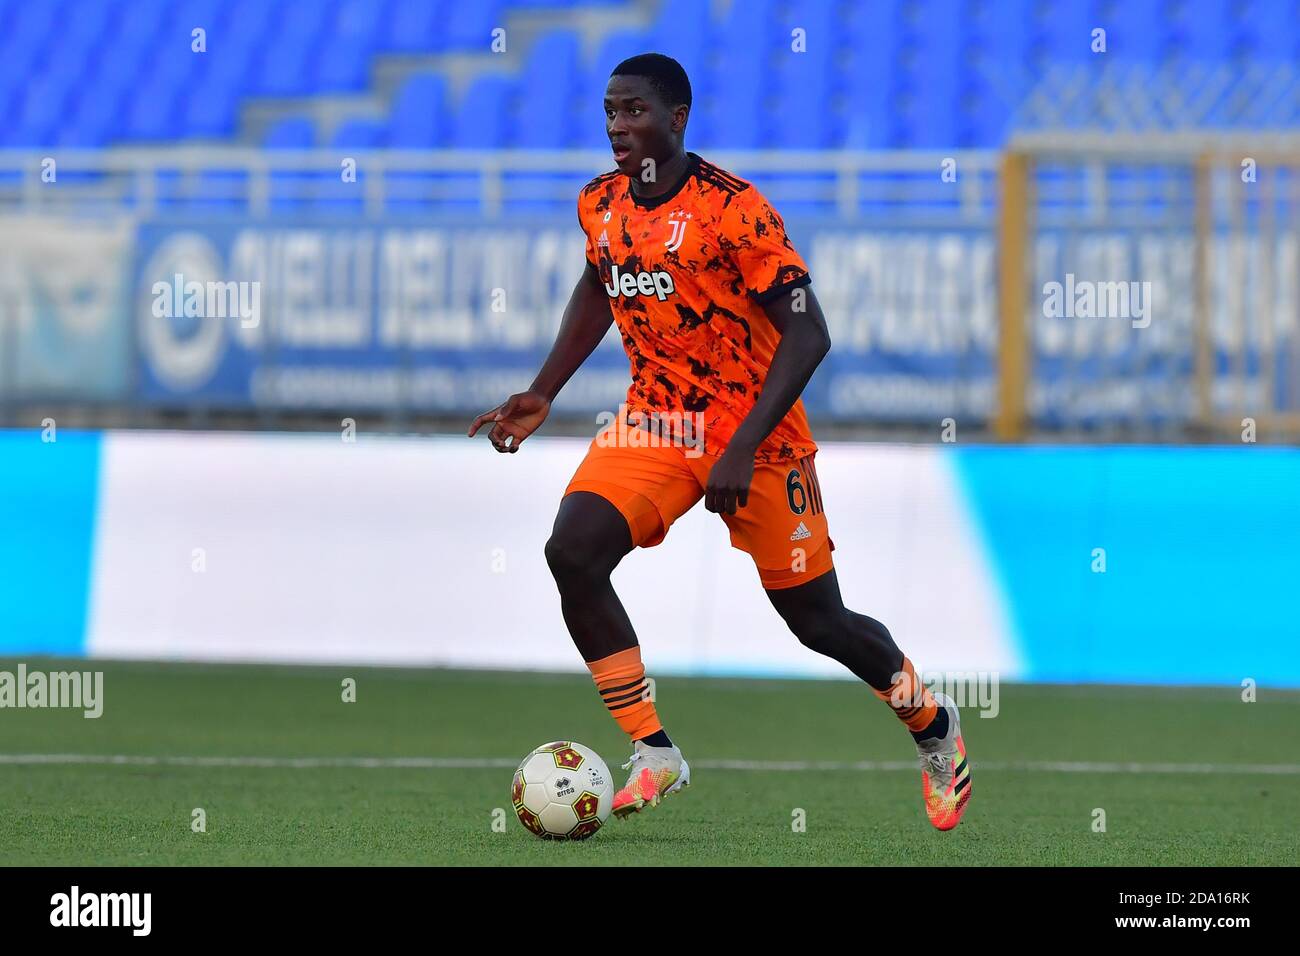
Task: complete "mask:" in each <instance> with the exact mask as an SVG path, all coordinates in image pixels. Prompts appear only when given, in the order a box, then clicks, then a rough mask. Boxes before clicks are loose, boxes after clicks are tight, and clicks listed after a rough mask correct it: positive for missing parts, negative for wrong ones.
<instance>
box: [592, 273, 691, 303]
mask: <svg viewBox="0 0 1300 956" xmlns="http://www.w3.org/2000/svg"><path fill="white" fill-rule="evenodd" d="M605 291H606V292H608V293H609V297H610V298H611V299H617V298H618V297H619V296H620V295H627V296H633V295H653V296H654V297H655V298H657V299H658V300H659V301H660V302H662V301H663V300H664V299H666V298H668V296H669V295H671V294H672V293H673V292H676V291H677V289H676V286H674V285H673V277H672V275H671V274H669V273H667V272H664V271H663V270H660V269H656V270H655V271H653V272H619V271H618V266H614V267H613V268H612V269H611V270H610V273H609V281H608V282H606V283H605Z"/></svg>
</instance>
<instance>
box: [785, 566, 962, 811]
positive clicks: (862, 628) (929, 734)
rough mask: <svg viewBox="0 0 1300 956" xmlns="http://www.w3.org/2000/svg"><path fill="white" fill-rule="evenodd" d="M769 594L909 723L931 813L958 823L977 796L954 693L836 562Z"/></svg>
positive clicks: (807, 641)
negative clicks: (933, 685) (928, 674)
mask: <svg viewBox="0 0 1300 956" xmlns="http://www.w3.org/2000/svg"><path fill="white" fill-rule="evenodd" d="M767 596H768V598H769V599H770V600H771V602H772V606H773V607H775V608H776V610H777V613H778V614H780V615H781V618H782V620H784V621H785V623H786V625H787V626H788V627H789V628H790V630H791V631H792V632H793V633H794V635H795V636H796V637H798V638H799V641H800V643H802V644H803V645H804V646H805V647H808V648H810V649H812V650H814V651H817V652H818V653H819V654H825V655H826V656H827V657H831V658H834V659H835V660H837V661H839V662H840V663H841V664H843V665H844V666H845V667H847V668H848V669H849V670H851V671H852V672H853V673H854V674H856V675H857V676H858V677H859V678H861V679H862V680H863V681H865V682H866V683H867V684H868V685H870V687H871V689H872V691H873V692H874V693H875V694H876V696H877V697H879V698H880V699H881V700H883V701H884V702H885V703H886V704H888V705H889V707H890V708H891V709H892V710H893V711H894V714H895V715H896V716H897V717H898V719H899V720H901V721H902V722H903V723H904V724H905V725H906V726H907V729H908V730H909V731H911V734H912V739H913V740H914V741H915V742H916V751H917V755H918V756H919V757H920V759H921V795H922V799H923V800H924V802H925V810H926V815H927V816H928V817H929V818H930V822H931V823H933V824H934V825H935V826H936V827H938V828H939V829H940V830H951V829H952V828H953V827H955V826H956V825H957V824H958V823H959V822H960V821H961V816H962V813H964V812H965V809H966V804H967V803H968V802H969V801H970V794H971V773H970V763H969V761H968V760H967V759H966V743H965V741H964V740H962V736H961V719H960V716H959V715H958V712H957V707H956V705H955V704H954V703H953V701H952V699H951V698H949V697H948V696H947V695H946V694H932V693H931V692H930V690H929V688H927V687H926V686H925V685H924V684H923V683H921V681H920V680H919V679H918V678H917V675H916V670H915V668H913V666H912V662H911V661H909V660H908V659H907V657H906V655H904V654H903V652H902V651H901V650H899V649H898V645H897V644H895V643H894V639H893V637H891V636H890V634H889V631H888V629H886V627H885V626H884V625H883V624H881V623H880V622H879V621H877V620H875V619H874V618H870V617H867V616H866V615H865V614H858V613H856V612H855V611H850V610H849V609H848V608H846V607H845V606H844V602H843V600H842V598H841V596H840V586H839V581H838V580H837V579H836V576H835V569H834V568H831V569H830V570H829V571H826V572H825V573H823V574H821V575H819V576H818V577H816V578H814V579H813V580H811V581H808V582H806V583H804V584H800V585H797V586H795V587H791V588H780V589H768V590H767Z"/></svg>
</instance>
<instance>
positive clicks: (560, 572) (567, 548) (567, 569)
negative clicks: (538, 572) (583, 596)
mask: <svg viewBox="0 0 1300 956" xmlns="http://www.w3.org/2000/svg"><path fill="white" fill-rule="evenodd" d="M545 553H546V564H547V566H548V567H550V569H551V575H552V576H553V577H554V578H555V580H556V582H557V583H559V584H561V585H563V584H566V583H574V584H579V583H581V582H583V581H586V580H593V579H597V578H601V577H608V576H609V572H610V570H612V569H611V568H608V567H606V566H605V565H606V564H607V563H608V562H607V561H606V559H605V558H604V556H603V554H602V549H601V548H600V547H599V546H598V545H597V543H596V542H593V541H590V540H588V539H585V538H583V537H581V536H579V535H573V534H565V533H564V532H559V531H557V532H555V533H553V534H552V535H551V537H550V538H549V539H548V540H547V542H546V552H545Z"/></svg>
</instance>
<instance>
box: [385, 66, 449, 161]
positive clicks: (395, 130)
mask: <svg viewBox="0 0 1300 956" xmlns="http://www.w3.org/2000/svg"><path fill="white" fill-rule="evenodd" d="M447 126H448V112H447V81H446V80H444V79H443V78H442V77H441V76H439V75H438V74H436V73H417V74H415V75H414V76H412V77H411V78H410V79H408V80H407V81H406V83H405V84H404V85H403V86H402V88H401V89H400V90H399V91H398V93H397V96H396V98H395V99H394V100H393V110H392V125H391V129H390V132H389V145H391V146H394V147H398V148H401V149H428V148H431V147H434V146H442V145H444V144H445V143H446V141H447Z"/></svg>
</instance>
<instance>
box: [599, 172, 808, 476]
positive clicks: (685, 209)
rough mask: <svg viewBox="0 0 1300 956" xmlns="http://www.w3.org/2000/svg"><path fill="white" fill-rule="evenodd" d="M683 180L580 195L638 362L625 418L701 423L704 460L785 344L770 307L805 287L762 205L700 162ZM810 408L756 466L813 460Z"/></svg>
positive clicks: (605, 187) (612, 183) (773, 439)
mask: <svg viewBox="0 0 1300 956" xmlns="http://www.w3.org/2000/svg"><path fill="white" fill-rule="evenodd" d="M688 159H689V161H690V162H689V166H688V167H687V172H686V174H685V175H684V177H683V178H682V180H681V181H680V182H679V183H678V184H677V185H676V186H675V187H674V188H673V189H671V190H669V191H668V192H667V193H665V194H663V195H662V196H655V197H654V198H652V199H638V198H637V197H636V196H634V195H633V194H632V191H631V186H630V181H629V180H628V178H627V177H626V176H624V175H623V174H621V173H618V172H611V173H606V174H604V175H603V176H597V177H596V178H595V179H593V180H592V181H591V182H590V183H588V184H587V185H586V186H585V187H584V188H583V190H582V192H581V194H580V195H579V196H578V222H579V223H580V224H581V225H582V229H583V231H584V232H585V233H586V234H587V260H588V261H589V262H590V263H591V264H592V265H593V266H594V267H595V268H596V269H597V270H598V271H599V273H600V278H601V281H602V282H603V283H604V284H605V291H606V292H607V293H608V294H609V297H610V306H611V309H612V311H613V313H614V320H615V322H616V323H617V324H618V329H619V332H620V333H621V335H622V338H623V346H624V348H626V349H627V354H628V358H629V359H630V360H631V367H632V385H631V387H629V389H628V392H627V407H628V411H629V412H640V413H654V412H657V413H684V414H691V413H699V414H700V415H701V416H702V422H703V426H704V451H705V453H706V454H709V455H719V454H721V453H722V452H723V450H724V449H725V448H726V446H727V443H728V442H729V441H730V440H731V436H732V435H733V434H735V431H736V429H737V428H738V427H739V425H740V423H741V421H742V420H744V418H745V416H746V415H747V414H749V411H750V409H751V408H753V406H754V402H755V401H756V400H757V399H758V394H759V392H760V391H761V390H762V388H763V382H764V380H765V379H766V377H767V371H768V368H769V367H770V366H771V363H772V355H773V354H774V353H775V351H776V347H777V343H778V342H779V341H780V335H779V334H778V333H777V331H776V329H775V328H774V327H773V326H772V323H771V321H770V320H769V319H768V318H767V315H766V314H765V313H764V312H763V304H764V303H765V302H769V301H771V300H773V299H775V298H776V297H778V296H780V295H783V294H786V293H788V292H790V290H792V289H793V288H795V287H796V286H801V285H807V284H808V282H809V281H810V278H809V276H808V269H807V267H806V266H805V265H804V262H803V259H801V258H800V257H799V253H797V252H795V250H794V247H793V246H792V245H791V244H790V240H789V238H787V236H786V234H785V224H784V223H783V222H782V221H781V217H780V216H779V215H777V213H776V211H775V210H774V209H772V207H771V206H770V205H768V202H767V200H766V199H764V198H763V196H762V195H761V194H760V193H759V191H758V190H757V189H755V188H754V187H753V186H752V185H750V184H749V183H747V182H745V181H744V180H743V179H738V178H737V177H735V176H733V175H731V174H730V173H728V172H725V171H724V170H722V169H719V168H718V167H717V166H714V165H713V164H711V163H708V162H706V161H704V160H702V159H700V157H699V156H696V155H695V154H694V153H689V154H688ZM816 448H817V446H816V444H815V443H814V442H813V438H812V433H811V431H810V430H809V428H808V416H807V413H806V412H805V411H804V407H803V401H802V400H800V401H797V402H795V404H794V407H793V408H791V409H790V411H789V413H788V414H787V415H786V416H785V418H784V419H783V420H782V421H781V422H780V424H778V425H777V426H776V428H774V429H773V430H772V433H771V434H770V435H769V436H768V437H767V439H766V441H764V442H763V444H762V445H761V446H760V447H759V449H758V454H757V456H756V460H758V461H764V462H766V461H785V460H788V459H798V458H803V457H804V456H806V455H809V454H811V453H812V452H814V451H815V450H816Z"/></svg>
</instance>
